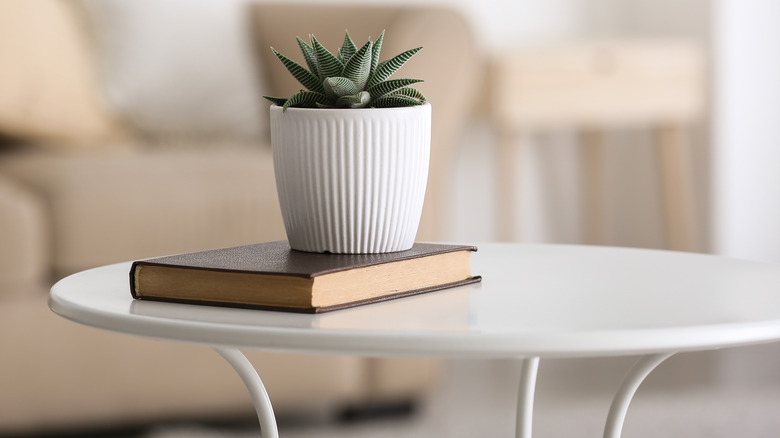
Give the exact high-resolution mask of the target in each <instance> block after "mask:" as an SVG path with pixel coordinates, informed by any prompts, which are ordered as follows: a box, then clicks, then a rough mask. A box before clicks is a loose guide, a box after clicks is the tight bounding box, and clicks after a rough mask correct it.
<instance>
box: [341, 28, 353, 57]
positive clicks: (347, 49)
mask: <svg viewBox="0 0 780 438" xmlns="http://www.w3.org/2000/svg"><path fill="white" fill-rule="evenodd" d="M355 52H357V46H356V45H355V43H354V42H353V41H352V37H350V36H349V31H346V32H345V33H344V44H342V45H341V48H340V49H339V54H341V57H342V60H343V61H344V62H345V63H346V62H349V60H350V58H352V55H354V54H355Z"/></svg>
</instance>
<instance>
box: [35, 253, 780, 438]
mask: <svg viewBox="0 0 780 438" xmlns="http://www.w3.org/2000/svg"><path fill="white" fill-rule="evenodd" d="M478 247H479V251H478V252H476V253H474V254H473V256H472V272H473V273H474V274H476V275H482V277H483V280H482V282H481V283H477V284H473V285H468V286H462V287H458V288H453V289H446V290H441V291H437V292H432V293H428V294H424V295H418V296H413V297H407V298H402V299H398V300H393V301H387V302H384V303H378V304H371V305H367V306H362V307H356V308H352V309H346V310H339V311H335V312H330V313H324V314H317V315H308V314H295V313H285V312H271V311H260V310H248V309H233V308H223V307H210V306H198V305H188V304H173V303H162V302H152V301H140V300H133V298H132V297H131V295H130V290H129V271H130V263H120V264H115V265H109V266H104V267H100V268H95V269H91V270H88V271H84V272H80V273H77V274H74V275H71V276H69V277H66V278H64V279H62V280H60V281H59V282H58V283H57V284H55V285H54V287H53V288H52V290H51V295H50V299H49V305H50V307H51V309H52V310H53V311H54V312H56V313H58V314H59V315H61V316H63V317H66V318H68V319H71V320H73V321H76V322H79V323H81V324H86V325H90V326H93V327H97V328H101V329H106V330H111V331H116V332H121V333H128V334H132V335H138V336H144V337H149V338H155V339H162V340H167V341H174V342H185V343H192V344H200V345H206V346H210V347H212V348H214V349H215V350H217V352H219V353H220V354H221V355H222V356H223V357H224V358H225V359H226V360H227V361H228V362H230V364H231V365H232V366H233V367H234V368H235V369H236V371H237V372H238V373H239V375H240V376H241V378H242V379H243V381H244V383H245V384H246V386H247V388H248V389H249V391H250V393H251V394H252V398H253V401H254V403H255V407H256V410H257V412H258V418H259V420H260V425H261V431H262V434H263V436H270V437H277V436H278V432H277V427H276V422H275V419H274V415H273V410H272V408H271V404H270V401H269V400H268V396H267V394H266V392H265V389H264V387H263V384H262V382H261V380H260V378H259V377H258V375H257V372H256V371H255V369H254V368H253V367H252V365H251V364H250V363H249V361H248V360H247V359H246V358H245V357H244V356H243V354H242V353H241V352H240V349H259V350H267V351H287V352H309V353H312V352H314V353H316V352H327V353H344V354H352V355H362V356H376V357H382V356H426V357H442V358H518V359H521V360H522V361H523V368H522V372H521V382H520V394H519V401H518V415H517V436H518V437H526V438H528V437H530V436H531V421H532V416H533V398H534V391H535V381H536V371H537V367H538V363H539V359H540V358H551V357H595V356H615V355H643V357H642V358H641V359H639V361H638V362H637V364H636V365H635V366H634V368H632V370H631V371H630V372H629V373H628V374H627V375H626V378H625V379H624V381H623V384H622V386H621V388H620V389H619V391H618V394H617V395H616V396H615V399H614V400H613V404H612V408H611V409H610V413H609V416H608V418H607V424H606V428H605V432H604V436H605V437H618V436H620V431H621V428H622V425H623V420H624V418H625V414H626V411H627V409H628V404H629V403H630V400H631V398H632V397H633V394H634V393H635V391H636V389H637V388H638V387H639V385H640V384H641V382H642V381H643V380H644V378H645V377H646V376H647V375H648V374H649V373H650V372H651V371H652V370H653V369H654V368H655V367H656V366H657V365H658V364H660V363H661V362H662V361H663V360H664V359H666V358H667V357H669V356H671V355H672V354H674V353H676V352H682V351H694V350H706V349H716V348H723V347H731V346H738V345H747V344H755V343H764V342H772V341H777V340H780V265H775V264H769V263H759V262H750V261H742V260H734V259H728V258H723V257H717V256H711V255H703V254H692V253H678V252H670V251H657V250H640V249H628V248H610V247H597V246H592V247H588V246H567V245H526V244H494V243H491V244H481V245H478Z"/></svg>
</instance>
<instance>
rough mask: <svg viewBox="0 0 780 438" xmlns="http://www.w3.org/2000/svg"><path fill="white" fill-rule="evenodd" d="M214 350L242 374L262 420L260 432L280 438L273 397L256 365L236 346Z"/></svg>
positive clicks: (266, 437)
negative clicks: (269, 393) (272, 401)
mask: <svg viewBox="0 0 780 438" xmlns="http://www.w3.org/2000/svg"><path fill="white" fill-rule="evenodd" d="M213 348H214V351H216V352H217V353H219V355H220V356H222V357H223V358H225V360H226V361H228V363H229V364H230V365H231V366H232V367H233V369H234V370H236V372H237V373H238V375H239V376H241V380H243V381H244V385H246V388H247V389H248V390H249V394H250V395H251V396H252V403H254V405H255V410H256V411H257V419H258V420H259V421H260V432H261V434H262V437H263V438H279V430H278V429H277V427H276V418H275V417H274V409H273V407H272V406H271V399H270V398H268V393H267V392H266V390H265V386H264V385H263V381H262V380H260V376H259V375H257V371H256V370H255V367H253V366H252V363H251V362H249V359H247V358H246V356H244V354H243V353H241V351H239V350H238V349H235V348H217V347H213Z"/></svg>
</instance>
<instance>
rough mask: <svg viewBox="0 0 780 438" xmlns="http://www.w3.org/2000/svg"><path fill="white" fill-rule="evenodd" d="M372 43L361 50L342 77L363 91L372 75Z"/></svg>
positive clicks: (350, 60) (368, 43)
mask: <svg viewBox="0 0 780 438" xmlns="http://www.w3.org/2000/svg"><path fill="white" fill-rule="evenodd" d="M372 46H373V44H372V43H371V41H369V42H367V43H366V44H364V45H363V47H361V48H360V50H358V51H357V52H356V53H355V54H354V55H353V56H352V57H351V58H349V61H347V64H346V65H345V66H344V71H343V73H342V76H344V77H346V78H349V79H351V80H352V82H354V83H355V85H357V87H358V89H360V90H362V89H363V88H365V87H366V83H368V75H369V73H371V47H372ZM350 94H354V93H350Z"/></svg>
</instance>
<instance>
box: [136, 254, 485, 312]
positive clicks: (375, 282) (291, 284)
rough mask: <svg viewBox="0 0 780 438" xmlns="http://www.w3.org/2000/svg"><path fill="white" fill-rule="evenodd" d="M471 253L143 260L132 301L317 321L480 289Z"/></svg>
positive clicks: (180, 256)
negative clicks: (331, 314)
mask: <svg viewBox="0 0 780 438" xmlns="http://www.w3.org/2000/svg"><path fill="white" fill-rule="evenodd" d="M476 250H477V248H476V247H473V246H466V245H450V244H438V243H415V245H414V246H413V247H412V248H411V249H410V250H407V251H399V252H392V253H383V254H319V253H308V252H301V251H295V250H292V249H290V247H289V245H288V243H287V242H286V241H276V242H265V243H257V244H252V245H242V246H236V247H230V248H221V249H214V250H207V251H199V252H193V253H185V254H178V255H172V256H166V257H157V258H153V259H146V260H139V261H136V262H134V263H133V265H132V267H131V270H130V289H131V293H132V295H133V297H134V298H137V299H150V300H161V301H174V302H185V303H197V304H210V305H223V306H237V307H250V308H260V309H271V310H285V311H293V312H307V313H316V312H324V311H330V310H336V309H340V308H344V307H352V306H357V305H363V304H368V303H373V302H378V301H385V300H388V299H395V298H400V297H404V296H409V295H415V294H420V293H425V292H430V291H434V290H439V289H443V288H448V287H455V286H459V285H463V284H469V283H474V282H478V281H480V280H481V277H479V276H474V275H472V274H471V269H470V254H471V253H472V252H474V251H476Z"/></svg>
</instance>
